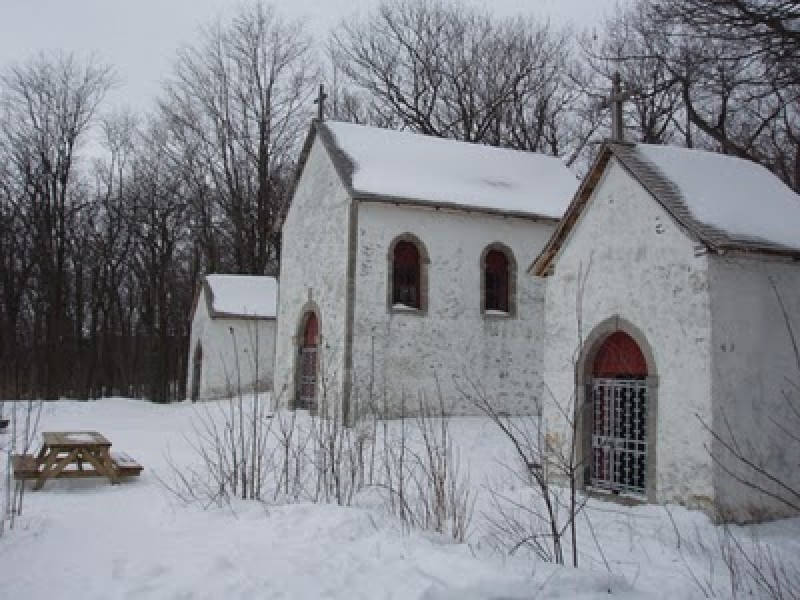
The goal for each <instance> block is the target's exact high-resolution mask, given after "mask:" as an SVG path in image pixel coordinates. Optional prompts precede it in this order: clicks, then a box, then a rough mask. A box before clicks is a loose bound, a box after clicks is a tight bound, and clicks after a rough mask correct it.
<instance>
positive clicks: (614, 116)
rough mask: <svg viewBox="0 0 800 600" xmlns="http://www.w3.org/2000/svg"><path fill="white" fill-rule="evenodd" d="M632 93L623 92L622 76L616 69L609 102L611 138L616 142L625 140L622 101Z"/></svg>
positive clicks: (612, 77) (612, 78)
mask: <svg viewBox="0 0 800 600" xmlns="http://www.w3.org/2000/svg"><path fill="white" fill-rule="evenodd" d="M629 97H630V94H623V93H622V77H621V76H620V74H619V71H614V75H612V76H611V96H610V97H609V98H608V102H609V104H610V106H611V140H612V141H614V142H623V141H625V124H624V123H623V122H622V103H623V102H624V101H625V100H627V99H628V98H629Z"/></svg>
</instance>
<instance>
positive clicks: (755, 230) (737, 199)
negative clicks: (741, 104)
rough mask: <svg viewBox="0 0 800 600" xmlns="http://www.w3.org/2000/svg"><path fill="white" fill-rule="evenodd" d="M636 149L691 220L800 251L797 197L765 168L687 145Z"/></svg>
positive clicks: (745, 238) (745, 239)
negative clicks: (662, 178)
mask: <svg viewBox="0 0 800 600" xmlns="http://www.w3.org/2000/svg"><path fill="white" fill-rule="evenodd" d="M636 151H637V152H638V153H639V154H641V155H642V156H643V157H644V158H645V160H647V161H648V162H650V163H651V164H652V165H653V166H655V167H656V168H657V169H658V170H659V171H661V172H662V173H663V174H664V176H665V177H666V178H667V179H669V181H671V182H672V183H673V184H674V185H675V187H677V189H678V191H679V192H680V195H681V199H682V200H683V202H684V203H685V204H686V208H687V209H688V210H689V212H690V213H691V216H692V217H693V218H694V219H695V220H696V221H698V222H700V223H702V224H704V225H706V226H708V227H713V228H714V229H717V230H719V231H720V232H722V233H724V234H725V235H727V236H728V237H729V238H730V239H731V240H736V241H741V242H745V243H755V244H758V243H762V244H764V245H774V246H782V247H784V248H789V249H792V250H800V196H798V195H797V194H796V193H794V192H793V191H792V190H791V189H790V188H789V187H788V186H787V185H786V184H785V183H783V182H782V181H781V180H780V179H778V178H777V177H776V176H775V175H774V174H772V173H771V172H770V171H769V170H767V169H766V168H764V167H762V166H761V165H758V164H756V163H754V162H751V161H748V160H743V159H741V158H736V157H733V156H726V155H723V154H716V153H713V152H704V151H702V150H694V149H690V148H677V147H674V146H656V145H652V144H637V146H636Z"/></svg>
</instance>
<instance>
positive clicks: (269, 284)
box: [202, 275, 278, 319]
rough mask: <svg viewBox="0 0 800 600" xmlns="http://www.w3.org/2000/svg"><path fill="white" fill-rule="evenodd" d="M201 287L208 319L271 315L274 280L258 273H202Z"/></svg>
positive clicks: (274, 305) (273, 314)
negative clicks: (203, 274) (209, 316)
mask: <svg viewBox="0 0 800 600" xmlns="http://www.w3.org/2000/svg"><path fill="white" fill-rule="evenodd" d="M202 291H203V293H204V294H205V297H206V303H207V305H208V312H209V314H210V315H211V318H212V319H217V318H223V319H225V318H228V319H274V318H275V317H276V315H277V311H278V281H277V280H276V279H275V278H274V277H266V276H261V275H206V276H205V277H204V278H203V283H202Z"/></svg>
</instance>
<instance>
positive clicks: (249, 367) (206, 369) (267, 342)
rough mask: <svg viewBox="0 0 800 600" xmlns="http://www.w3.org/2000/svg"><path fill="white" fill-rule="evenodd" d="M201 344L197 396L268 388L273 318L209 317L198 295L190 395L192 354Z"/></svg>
mask: <svg viewBox="0 0 800 600" xmlns="http://www.w3.org/2000/svg"><path fill="white" fill-rule="evenodd" d="M198 344H199V345H201V346H202V351H203V360H202V368H201V370H200V388H199V394H198V399H210V398H220V397H224V396H231V395H236V394H237V393H238V392H239V391H240V390H241V391H242V392H250V391H253V390H258V391H265V390H269V389H272V375H273V365H274V357H275V320H272V319H269V320H266V319H211V318H209V314H208V309H207V304H206V302H205V300H204V298H202V296H201V298H200V300H199V302H198V305H197V310H196V311H195V315H194V318H193V320H192V332H191V338H190V344H189V362H188V365H189V368H188V376H187V377H188V380H187V387H186V390H187V391H186V393H187V396H188V397H189V398H191V394H192V387H193V378H194V374H195V369H194V357H195V351H196V349H197V347H198Z"/></svg>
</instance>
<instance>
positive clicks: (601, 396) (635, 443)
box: [586, 331, 649, 496]
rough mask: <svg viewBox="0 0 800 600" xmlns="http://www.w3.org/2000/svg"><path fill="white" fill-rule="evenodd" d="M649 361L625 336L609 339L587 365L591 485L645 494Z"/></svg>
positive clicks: (612, 336)
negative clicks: (588, 365) (588, 377)
mask: <svg viewBox="0 0 800 600" xmlns="http://www.w3.org/2000/svg"><path fill="white" fill-rule="evenodd" d="M647 371H648V369H647V361H646V359H645V356H644V354H643V353H642V350H641V349H640V347H639V345H638V344H637V343H636V341H635V340H634V339H633V338H632V337H631V336H630V335H628V334H627V333H625V332H623V331H615V332H614V333H611V334H610V335H608V336H607V337H606V338H605V339H604V340H603V342H602V344H601V345H600V347H599V349H598V350H597V352H596V354H595V356H594V360H593V361H592V364H591V378H590V381H589V382H588V385H587V390H586V393H587V400H588V401H589V406H588V407H587V408H588V409H589V410H588V412H589V415H588V416H589V419H590V424H591V446H590V453H589V456H588V459H589V462H590V465H589V467H590V474H589V480H590V481H589V483H590V485H591V486H592V487H594V488H597V489H601V490H608V491H612V492H626V493H632V494H636V495H642V496H643V495H645V494H646V492H647V489H646V485H647V464H648V456H647V449H648V440H647V436H648V431H647V423H648V408H649V407H648V395H649V394H648V384H647V376H648V372H647Z"/></svg>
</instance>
